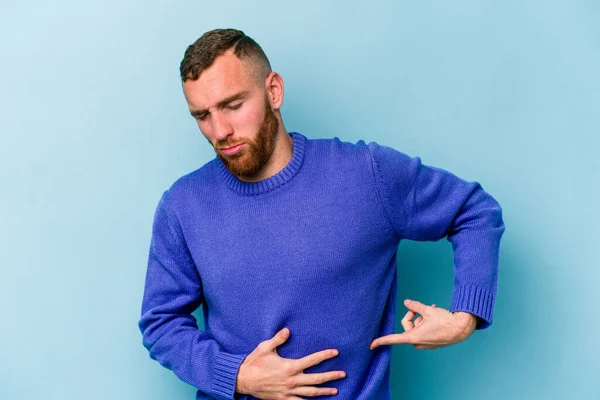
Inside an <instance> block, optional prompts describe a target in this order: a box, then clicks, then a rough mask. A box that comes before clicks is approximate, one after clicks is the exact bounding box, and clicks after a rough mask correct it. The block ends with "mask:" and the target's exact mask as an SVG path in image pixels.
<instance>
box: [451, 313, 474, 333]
mask: <svg viewBox="0 0 600 400" xmlns="http://www.w3.org/2000/svg"><path fill="white" fill-rule="evenodd" d="M452 314H454V315H456V316H457V317H458V319H459V320H460V321H462V322H464V324H465V325H466V326H467V327H472V328H473V329H474V328H475V327H476V326H477V324H478V323H479V320H480V318H479V317H478V316H477V315H475V314H471V313H470V312H467V311H455V312H453V313H452Z"/></svg>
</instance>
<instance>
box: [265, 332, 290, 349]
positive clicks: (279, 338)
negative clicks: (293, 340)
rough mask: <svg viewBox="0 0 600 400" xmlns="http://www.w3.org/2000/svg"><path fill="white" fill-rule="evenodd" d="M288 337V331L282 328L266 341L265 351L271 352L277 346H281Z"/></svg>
mask: <svg viewBox="0 0 600 400" xmlns="http://www.w3.org/2000/svg"><path fill="white" fill-rule="evenodd" d="M289 337H290V330H289V329H288V328H283V329H282V330H280V331H279V332H277V333H276V334H275V336H273V337H272V338H271V339H269V340H267V350H269V351H273V350H275V349H276V348H277V346H281V345H282V344H283V343H285V342H286V340H288V338H289Z"/></svg>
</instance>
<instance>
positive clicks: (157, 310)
mask: <svg viewBox="0 0 600 400" xmlns="http://www.w3.org/2000/svg"><path fill="white" fill-rule="evenodd" d="M180 69H181V78H182V83H183V92H184V95H185V98H186V101H187V103H188V106H189V110H190V112H191V114H192V116H193V117H194V118H195V119H196V120H197V122H198V126H199V128H200V131H201V132H202V134H203V135H204V137H205V138H206V139H207V140H208V142H209V143H210V144H211V146H212V147H213V149H214V151H215V153H216V155H217V156H216V157H215V158H214V159H213V160H211V161H210V162H208V163H206V164H205V165H203V166H202V167H201V168H199V169H197V170H195V171H193V172H191V173H188V174H186V175H184V176H182V177H181V178H179V179H177V180H176V181H175V182H174V183H173V184H172V185H171V186H170V188H169V189H167V190H166V191H165V192H164V193H163V194H162V197H161V198H160V201H159V203H158V206H157V209H156V212H155V215H154V223H153V231H152V240H151V244H150V254H149V260H148V269H147V274H146V282H145V292H144V297H143V303H142V309H141V319H140V320H139V328H140V330H141V332H142V334H143V345H144V346H145V347H146V348H147V349H148V351H149V354H150V357H151V358H152V359H155V360H157V361H158V362H159V363H160V364H161V365H163V366H164V367H166V368H169V369H171V370H172V371H173V372H174V373H175V374H176V375H177V376H178V377H179V378H180V379H182V380H183V381H185V382H187V383H189V384H191V385H193V386H195V387H196V388H197V389H198V391H197V396H196V399H256V398H258V399H300V398H304V397H311V398H330V397H331V396H332V395H336V396H337V398H339V399H345V400H356V399H373V400H385V399H389V398H390V387H389V379H390V357H391V346H387V345H390V344H399V343H408V344H412V345H413V346H414V347H415V348H417V349H435V348H439V347H443V346H448V345H451V344H454V343H458V342H460V341H462V340H465V339H466V338H468V337H469V336H470V335H471V334H472V332H473V331H474V330H475V329H484V328H487V327H489V325H490V324H491V323H492V314H493V306H494V301H495V295H496V286H497V285H496V283H497V269H498V252H499V244H500V238H501V236H502V234H503V232H504V229H505V227H504V223H503V220H502V210H501V208H500V206H499V204H498V203H497V202H496V201H495V200H494V198H493V197H491V196H490V195H489V194H488V193H486V192H485V191H484V190H483V188H482V186H481V185H480V184H479V183H477V182H467V181H465V180H462V179H460V178H458V177H457V176H455V175H453V174H451V173H450V172H447V171H445V170H442V169H439V168H436V167H431V166H427V165H424V164H422V163H421V160H420V158H419V157H409V156H407V155H406V154H404V153H401V152H399V151H397V150H394V149H392V148H390V147H387V146H384V145H379V144H377V143H375V142H370V143H368V144H367V143H365V142H364V141H362V140H360V141H358V142H357V143H348V142H344V141H341V140H340V139H339V138H337V137H335V138H333V139H308V138H306V137H305V136H304V135H302V134H300V133H297V132H290V133H288V132H287V131H286V129H285V127H284V124H283V121H282V117H281V113H280V107H281V104H282V102H283V94H284V86H283V80H282V78H281V76H280V75H279V74H277V73H276V72H273V71H271V66H270V64H269V61H268V59H267V57H266V56H265V54H264V53H263V51H262V49H261V48H260V46H259V45H258V44H257V43H256V42H255V41H253V40H252V39H251V38H250V37H248V36H246V35H245V34H244V33H243V32H242V31H239V30H233V29H217V30H213V31H210V32H207V33H205V34H204V35H203V36H202V37H201V38H200V39H198V40H197V41H196V42H195V43H193V44H192V45H191V46H189V47H188V49H187V51H186V52H185V56H184V59H183V61H182V62H181V67H180ZM443 237H447V240H448V241H450V242H451V243H452V246H453V250H454V262H455V270H454V272H455V286H454V291H453V294H452V299H451V306H450V310H445V309H443V308H440V307H436V306H435V305H431V306H427V305H425V304H422V303H420V302H418V301H411V300H406V301H405V303H404V304H405V306H406V307H407V308H408V310H409V311H408V312H407V313H406V315H405V316H404V318H403V319H402V326H403V328H404V330H405V332H403V333H398V334H395V333H394V319H395V314H396V311H395V303H396V288H397V284H396V283H397V274H396V270H397V268H396V252H397V249H398V244H399V242H400V240H402V239H409V240H419V241H433V240H440V239H442V238H443ZM200 305H202V307H203V312H204V325H205V330H200V329H198V326H197V324H196V320H195V318H194V317H193V316H192V315H191V314H190V313H191V312H193V311H194V310H196V309H197V308H198V307H199V306H200ZM417 315H418V317H417V318H416V319H415V320H414V321H413V318H414V317H415V316H417Z"/></svg>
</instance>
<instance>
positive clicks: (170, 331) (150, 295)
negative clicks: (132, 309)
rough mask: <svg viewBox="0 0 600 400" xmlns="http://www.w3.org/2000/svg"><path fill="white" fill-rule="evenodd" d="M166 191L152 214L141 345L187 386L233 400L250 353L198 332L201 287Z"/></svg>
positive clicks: (201, 295)
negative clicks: (230, 348)
mask: <svg viewBox="0 0 600 400" xmlns="http://www.w3.org/2000/svg"><path fill="white" fill-rule="evenodd" d="M167 192H168V191H165V192H164V193H163V196H162V197H161V199H160V201H159V204H158V206H157V208H156V211H155V214H154V222H153V226H152V238H151V242H150V252H149V253H150V254H149V258H148V267H147V271H146V280H145V289H144V296H143V301H142V307H141V318H140V320H139V322H138V327H139V329H140V331H141V332H142V342H143V345H144V347H145V348H146V349H147V350H148V352H149V355H150V358H151V359H153V360H157V361H158V362H159V363H160V364H161V365H162V366H163V367H165V368H168V369H170V370H172V371H173V372H174V373H175V375H176V376H177V377H179V378H180V379H181V380H183V381H184V382H186V383H188V384H191V385H192V386H194V387H196V388H197V389H199V390H201V391H202V392H205V393H207V394H209V395H210V396H213V397H214V398H217V399H219V400H224V399H234V394H235V387H236V379H237V373H238V370H239V367H240V365H241V363H242V361H243V360H244V358H245V357H246V356H247V354H231V353H228V352H226V351H224V350H223V348H222V347H221V346H220V345H219V343H217V341H216V340H214V338H213V337H212V336H211V335H209V334H208V333H207V332H205V331H203V330H200V329H198V325H197V324H196V319H195V318H194V316H193V315H191V312H193V311H194V310H195V309H197V308H198V307H199V306H200V305H201V304H202V302H203V301H204V298H203V291H202V283H201V280H200V276H199V274H198V271H197V269H196V267H195V264H194V262H193V260H192V257H191V255H190V253H189V249H188V248H187V245H186V244H185V241H184V239H183V235H182V231H181V227H180V226H179V224H178V223H177V219H176V218H175V217H174V216H173V215H171V212H170V211H169V210H168V209H167V205H166V200H165V195H166V193H167ZM235 398H237V397H235Z"/></svg>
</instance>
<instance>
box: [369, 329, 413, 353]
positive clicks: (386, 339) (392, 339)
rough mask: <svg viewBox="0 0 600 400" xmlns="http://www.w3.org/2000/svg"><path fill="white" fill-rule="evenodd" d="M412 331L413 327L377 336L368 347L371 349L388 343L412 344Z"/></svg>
mask: <svg viewBox="0 0 600 400" xmlns="http://www.w3.org/2000/svg"><path fill="white" fill-rule="evenodd" d="M413 332H414V329H413V330H412V331H408V332H404V333H394V334H392V335H387V336H381V337H378V338H377V339H375V340H373V341H372V342H371V346H370V349H371V350H373V349H374V348H376V347H379V346H383V345H389V344H405V343H409V344H413V343H414V342H415V339H414V334H413Z"/></svg>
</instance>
